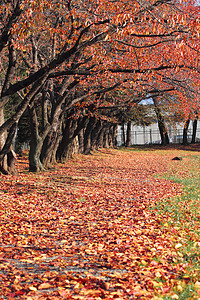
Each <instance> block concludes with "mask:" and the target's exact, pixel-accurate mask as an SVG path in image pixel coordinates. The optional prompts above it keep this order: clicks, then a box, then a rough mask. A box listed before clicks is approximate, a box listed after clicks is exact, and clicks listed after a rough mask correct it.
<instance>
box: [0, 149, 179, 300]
mask: <svg viewBox="0 0 200 300" xmlns="http://www.w3.org/2000/svg"><path fill="white" fill-rule="evenodd" d="M173 156H174V152H172V151H168V152H166V153H165V154H163V153H162V155H161V154H159V153H153V152H152V153H151V152H119V151H116V150H107V151H106V150H102V151H98V152H96V153H95V154H94V155H93V156H81V155H77V156H76V157H74V159H72V160H71V161H69V163H68V164H66V165H60V166H59V168H57V169H56V170H55V171H53V172H51V173H49V172H45V173H44V174H28V173H27V172H26V171H23V170H24V167H25V168H26V167H27V165H26V161H24V159H22V160H21V161H20V164H19V166H20V169H21V172H20V174H19V176H18V177H12V176H7V177H5V176H3V175H2V176H1V177H0V187H1V189H0V207H1V210H0V213H1V223H0V230H1V235H0V237H1V239H0V290H1V291H0V299H28V300H31V299H151V298H153V297H154V296H155V294H156V290H157V288H158V287H157V286H156V282H157V281H156V280H155V278H159V277H162V278H168V281H170V280H173V279H174V278H175V277H176V276H177V269H176V268H174V267H173V266H171V265H170V260H172V259H173V256H174V255H176V253H174V252H173V251H174V250H173V248H172V246H173V245H172V241H171V240H170V236H169V235H163V232H162V231H161V229H160V222H161V219H160V218H159V217H158V216H157V215H156V214H155V213H152V212H150V211H149V209H148V208H149V206H150V205H152V204H153V203H154V202H156V201H157V200H160V199H162V198H165V197H168V196H174V195H176V194H177V193H180V191H181V189H180V187H179V186H178V185H177V184H175V183H173V182H170V181H167V180H164V179H156V178H155V177H154V175H155V174H158V173H164V172H166V171H167V168H168V165H169V164H170V163H171V159H172V158H173ZM163 218H164V216H163ZM165 288H166V290H167V288H168V285H167V284H166V287H165Z"/></svg>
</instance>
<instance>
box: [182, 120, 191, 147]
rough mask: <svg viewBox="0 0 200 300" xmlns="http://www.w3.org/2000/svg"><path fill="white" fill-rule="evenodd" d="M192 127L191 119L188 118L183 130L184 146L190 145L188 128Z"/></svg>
mask: <svg viewBox="0 0 200 300" xmlns="http://www.w3.org/2000/svg"><path fill="white" fill-rule="evenodd" d="M189 125H190V118H188V119H187V120H186V122H185V124H184V128H183V145H188V139H187V134H188V127H189Z"/></svg>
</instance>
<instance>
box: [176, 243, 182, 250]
mask: <svg viewBox="0 0 200 300" xmlns="http://www.w3.org/2000/svg"><path fill="white" fill-rule="evenodd" d="M182 246H183V245H182V244H181V243H178V244H176V245H175V248H176V249H179V248H181V247H182Z"/></svg>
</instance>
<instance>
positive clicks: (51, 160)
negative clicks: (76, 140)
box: [40, 116, 63, 169]
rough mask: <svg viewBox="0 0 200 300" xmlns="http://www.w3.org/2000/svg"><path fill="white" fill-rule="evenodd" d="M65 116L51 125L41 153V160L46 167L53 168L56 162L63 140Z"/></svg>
mask: <svg viewBox="0 0 200 300" xmlns="http://www.w3.org/2000/svg"><path fill="white" fill-rule="evenodd" d="M62 122H63V116H60V118H58V119H56V120H55V121H54V123H53V124H52V126H51V130H50V131H49V133H48V135H47V136H46V138H45V140H44V143H43V146H42V150H41V155H40V160H41V162H42V164H43V166H44V168H45V169H49V168H52V164H55V163H56V157H55V155H56V151H57V148H58V145H59V142H60V141H61V131H62Z"/></svg>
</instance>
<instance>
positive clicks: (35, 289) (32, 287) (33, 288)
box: [28, 285, 38, 292]
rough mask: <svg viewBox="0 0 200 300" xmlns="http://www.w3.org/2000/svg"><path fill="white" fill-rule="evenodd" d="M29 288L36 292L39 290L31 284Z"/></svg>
mask: <svg viewBox="0 0 200 300" xmlns="http://www.w3.org/2000/svg"><path fill="white" fill-rule="evenodd" d="M28 288H29V290H30V291H34V292H36V291H37V290H38V289H37V288H36V287H35V286H32V285H30V286H29V287H28Z"/></svg>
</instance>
